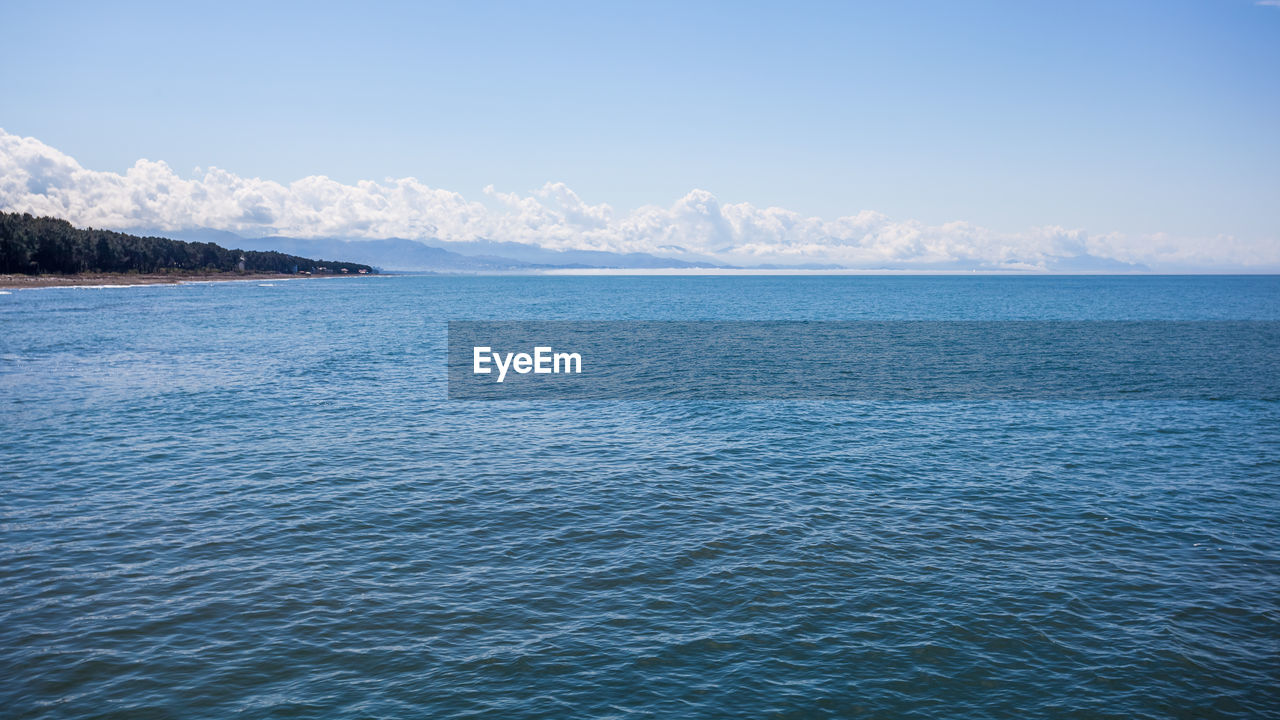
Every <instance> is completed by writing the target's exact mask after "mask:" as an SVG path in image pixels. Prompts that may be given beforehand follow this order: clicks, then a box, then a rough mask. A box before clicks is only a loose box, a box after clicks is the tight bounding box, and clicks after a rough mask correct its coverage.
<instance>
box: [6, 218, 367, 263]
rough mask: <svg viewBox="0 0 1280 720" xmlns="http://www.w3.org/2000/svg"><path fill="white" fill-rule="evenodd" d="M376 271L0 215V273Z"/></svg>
mask: <svg viewBox="0 0 1280 720" xmlns="http://www.w3.org/2000/svg"><path fill="white" fill-rule="evenodd" d="M362 271H363V272H366V273H373V272H376V271H375V270H374V269H373V268H372V267H370V266H368V265H361V264H359V263H349V262H336V261H329V260H311V259H308V258H304V257H298V256H296V255H286V254H284V253H279V252H259V251H254V250H238V249H230V250H229V249H227V248H224V247H222V246H220V245H215V244H214V243H195V242H183V241H181V240H169V239H167V238H161V237H138V236H137V235H128V234H125V233H119V232H112V231H110V230H95V229H93V228H88V229H84V230H82V229H80V228H77V227H75V226H73V225H72V224H71V223H69V222H67V221H65V220H58V219H56V218H51V217H34V216H32V215H29V214H26V213H23V214H18V213H3V212H0V274H22V275H43V274H60V275H74V274H78V273H139V274H164V273H228V272H244V273H311V274H341V273H343V272H346V273H360V272H362Z"/></svg>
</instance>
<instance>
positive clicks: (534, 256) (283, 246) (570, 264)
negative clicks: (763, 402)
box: [154, 228, 724, 272]
mask: <svg viewBox="0 0 1280 720" xmlns="http://www.w3.org/2000/svg"><path fill="white" fill-rule="evenodd" d="M154 232H156V233H158V234H164V235H166V236H168V237H174V238H181V239H183V240H188V241H192V242H218V243H221V244H232V245H237V246H239V247H243V248H246V249H253V250H276V251H279V252H288V253H306V254H309V255H313V256H317V255H318V256H324V257H343V258H350V259H351V260H352V261H355V262H362V263H367V264H369V265H373V266H376V267H379V268H382V269H383V270H394V271H408V272H413V271H437V272H441V271H442V272H486V271H488V272H492V271H503V270H508V271H513V270H514V271H518V270H553V269H588V268H622V269H637V268H714V267H724V266H721V265H716V264H714V263H711V262H701V261H698V262H693V261H685V260H676V259H674V258H664V257H658V256H657V255H650V254H648V253H612V252H603V251H597V250H546V249H543V248H540V247H538V246H536V245H526V244H522V243H513V242H490V241H487V240H477V241H474V242H459V243H446V242H441V241H434V242H419V241H417V240H406V239H404V238H390V239H386V240H361V239H343V238H320V239H304V238H291V237H282V236H269V237H262V238H245V237H240V236H238V235H236V234H234V233H229V232H226V231H222V230H210V229H207V228H199V229H194V230H178V231H158V230H157V231H154Z"/></svg>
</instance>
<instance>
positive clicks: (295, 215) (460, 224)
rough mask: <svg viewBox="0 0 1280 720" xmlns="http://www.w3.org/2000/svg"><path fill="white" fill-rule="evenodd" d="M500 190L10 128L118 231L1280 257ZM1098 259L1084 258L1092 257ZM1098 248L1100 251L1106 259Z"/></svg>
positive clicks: (1114, 238)
mask: <svg viewBox="0 0 1280 720" xmlns="http://www.w3.org/2000/svg"><path fill="white" fill-rule="evenodd" d="M484 192H485V195H486V196H487V197H488V199H489V202H488V203H487V204H486V203H482V202H478V201H475V200H468V199H467V198H465V197H464V196H463V195H461V194H460V193H457V192H454V191H450V190H444V189H439V188H432V187H429V186H427V185H425V184H424V183H422V182H420V181H418V180H416V179H414V178H400V179H387V180H384V181H382V182H374V181H368V180H364V181H360V182H358V183H356V184H354V185H346V184H342V183H339V182H337V181H334V180H332V179H330V178H327V177H324V176H311V177H305V178H302V179H300V180H296V181H293V182H291V183H288V184H282V183H279V182H275V181H271V180H262V179H259V178H245V177H241V176H238V175H235V174H234V173H231V172H228V171H226V170H221V169H218V168H209V169H207V170H197V171H196V173H195V174H194V176H193V177H189V178H183V177H181V176H180V175H179V174H178V173H176V172H175V171H174V170H173V169H172V168H170V167H169V166H168V165H167V164H166V163H164V162H158V161H152V160H146V159H142V160H138V161H137V162H136V163H135V164H134V165H133V167H131V168H129V169H128V170H127V171H126V172H125V173H124V174H123V175H121V174H118V173H112V172H104V171H96V170H89V169H86V168H84V167H82V166H81V165H80V164H79V163H78V162H77V161H76V160H75V159H74V158H72V157H70V156H69V155H66V154H65V153H62V152H60V151H59V150H57V149H56V148H53V147H50V146H49V145H46V144H44V143H43V142H41V141H39V140H37V139H35V138H29V137H21V136H18V135H14V134H10V133H8V132H5V131H4V130H3V129H0V210H5V211H9V212H28V213H32V214H34V215H49V216H53V217H58V218H63V219H65V220H68V221H70V222H72V223H74V224H76V225H80V226H91V227H99V228H109V229H113V230H121V231H130V230H149V231H174V232H176V231H180V230H190V229H196V228H210V229H216V230H225V231H229V232H234V233H237V234H241V235H245V236H249V237H261V236H264V235H286V236H291V237H299V238H321V237H324V238H331V237H338V238H352V239H361V238H363V239H378V238H392V237H400V238H408V239H412V240H422V241H442V242H444V243H449V242H470V241H475V240H489V241H496V242H516V243H524V244H529V245H536V246H539V247H542V248H546V249H551V250H602V251H608V252H621V253H627V252H646V253H652V254H655V255H662V256H667V257H675V258H681V259H708V260H712V261H716V262H721V263H726V264H733V265H757V264H765V263H769V264H786V265H795V264H805V263H821V264H835V265H841V266H845V267H850V268H903V269H911V268H918V269H928V268H952V269H992V270H995V269H1006V270H1054V269H1062V268H1071V267H1076V268H1084V267H1087V266H1088V263H1093V264H1094V267H1105V266H1106V264H1107V263H1111V264H1112V265H1113V266H1115V267H1120V265H1116V264H1118V263H1125V264H1134V265H1143V266H1146V267H1149V268H1151V269H1155V270H1160V269H1168V270H1195V269H1203V270H1224V269H1226V270H1229V269H1241V270H1267V269H1276V268H1280V238H1271V239H1269V240H1267V241H1265V242H1261V243H1249V242H1245V241H1242V240H1239V239H1237V238H1233V237H1230V236H1218V237H1213V238H1182V237H1176V236H1173V235H1170V234H1165V233H1153V234H1148V235H1142V236H1126V235H1123V234H1120V233H1114V232H1111V233H1102V234H1098V233H1091V232H1087V231H1085V230H1082V229H1067V228H1062V227H1058V226H1043V227H1035V228H1030V229H1028V230H1026V231H1024V232H1020V233H1012V234H1010V233H997V232H994V231H992V230H990V229H987V228H984V227H981V226H978V225H974V224H972V223H967V222H962V221H957V222H950V223H945V224H941V225H929V224H925V223H921V222H918V221H914V220H896V219H892V218H889V217H887V216H885V215H883V214H881V213H878V212H874V211H870V210H863V211H861V212H858V213H856V214H854V215H849V216H846V217H840V218H836V219H834V220H824V219H822V218H816V217H806V216H803V215H800V214H798V213H795V212H792V211H789V210H786V209H783V208H778V207H763V208H762V207H757V206H755V205H752V204H749V203H736V204H726V203H721V202H719V201H718V200H717V199H716V197H715V196H714V195H713V194H712V193H710V192H708V191H706V190H700V189H694V190H692V191H690V192H689V193H688V194H686V195H685V196H684V197H682V198H679V199H678V200H676V201H675V202H674V203H672V204H671V205H670V206H667V207H660V206H655V205H650V206H645V207H641V208H638V209H635V210H632V211H627V212H619V211H615V210H614V209H613V208H612V207H610V206H609V205H606V204H598V205H592V204H589V203H587V202H585V201H584V200H583V199H582V198H581V197H580V196H579V195H578V194H577V193H576V192H574V191H573V190H572V189H570V188H569V187H567V186H566V185H565V184H563V183H553V182H549V183H547V184H545V185H544V186H542V187H541V188H539V189H537V190H535V191H533V192H531V193H529V194H525V195H522V194H519V193H503V192H498V191H496V190H494V189H493V187H492V186H490V187H488V188H486V189H485V191H484ZM1082 260H1083V261H1088V262H1087V263H1084V264H1082V263H1081V261H1082ZM1099 262H1101V263H1102V265H1098V264H1097V263H1099Z"/></svg>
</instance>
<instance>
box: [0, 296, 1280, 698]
mask: <svg viewBox="0 0 1280 720" xmlns="http://www.w3.org/2000/svg"><path fill="white" fill-rule="evenodd" d="M459 319H466V320H822V321H855V320H877V321H880V320H1265V321H1280V278H1276V277H1131V278H1099V277H1089V278H1042V277H1041V278H1028V277H1003V278H991V277H975V278H963V277H961V278H957V277H920V278H907V277H729V278H725V277H608V278H592V277H375V278H351V279H340V280H301V281H289V282H274V283H271V284H260V283H256V282H235V283H208V284H188V285H180V286H150V287H131V288H56V289H45V290H22V291H17V292H13V293H12V294H10V295H3V296H0V397H3V398H4V401H3V414H2V415H0V716H3V717H12V718H73V717H102V718H116V717H118V718H151V717H155V718H170V717H172V718H226V717H243V718H260V717H262V718H265V717H299V718H424V717H430V718H461V717H502V718H722V717H744V718H746V717H749V718H810V717H813V718H821V717H869V718H1031V717H1052V718H1103V717H1114V718H1168V717H1186V718H1226V717H1266V716H1270V717H1276V716H1277V713H1280V403H1277V402H1276V401H1275V399H1273V398H1272V399H1268V398H1242V399H1234V400H1203V399H1164V400H1146V401H1144V400H1135V399H1123V398H1117V399H1114V400H1107V399H1103V400H1089V401H1081V400H1078V399H1076V400H1072V399H1053V398H1047V399H1044V400H1025V399H1017V400H1010V399H1005V400H1001V399H999V398H992V397H983V398H974V399H973V400H971V401H965V400H960V401H948V402H905V401H904V402H893V401H888V400H877V401H866V402H863V401H857V400H824V399H820V398H814V399H803V398H801V399H787V400H757V401H735V402H717V401H705V400H696V399H692V398H690V399H681V398H679V397H663V398H660V399H643V398H642V399H625V400H610V401H596V402H577V403H564V402H536V401H522V402H467V401H450V400H448V399H447V395H446V385H445V378H446V372H445V371H446V368H445V357H444V356H445V323H446V322H447V321H449V320H459Z"/></svg>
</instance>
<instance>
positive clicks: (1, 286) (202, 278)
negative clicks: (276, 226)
mask: <svg viewBox="0 0 1280 720" xmlns="http://www.w3.org/2000/svg"><path fill="white" fill-rule="evenodd" d="M334 277H339V278H343V277H369V276H368V275H345V274H332V275H329V274H326V275H293V274H288V273H243V274H241V273H209V274H201V273H165V274H144V275H138V274H130V273H85V274H83V275H0V290H21V289H23V288H47V287H84V286H91V285H177V284H179V283H184V282H226V281H234V280H299V279H303V280H305V279H314V278H334Z"/></svg>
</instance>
